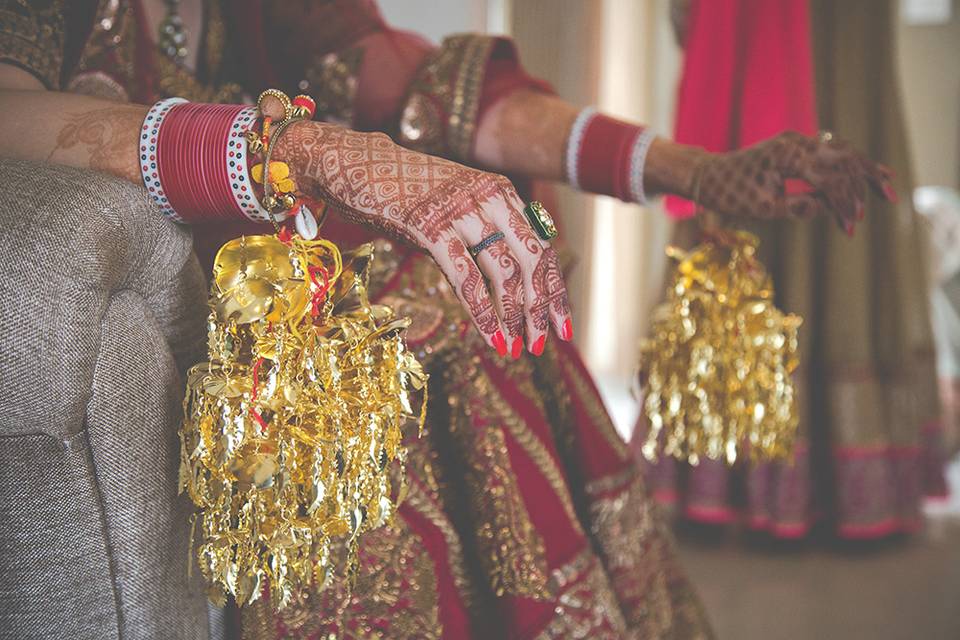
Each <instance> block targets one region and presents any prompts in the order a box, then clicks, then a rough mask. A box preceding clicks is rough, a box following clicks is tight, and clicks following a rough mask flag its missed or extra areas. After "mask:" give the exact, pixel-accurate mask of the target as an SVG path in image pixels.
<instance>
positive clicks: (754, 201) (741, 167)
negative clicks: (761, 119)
mask: <svg viewBox="0 0 960 640" xmlns="http://www.w3.org/2000/svg"><path fill="white" fill-rule="evenodd" d="M789 178H797V179H801V180H803V181H805V182H807V183H808V184H809V185H810V188H811V192H809V193H797V194H787V193H785V187H784V182H785V180H786V179H789ZM868 186H869V187H871V188H873V189H874V190H875V191H876V192H878V193H879V194H880V195H882V196H884V197H886V198H887V199H888V200H895V198H896V195H895V193H894V192H893V189H892V187H891V186H890V184H889V175H888V173H887V170H885V169H884V168H882V167H880V166H879V165H877V164H875V163H873V162H872V161H870V160H869V159H867V158H865V157H864V156H863V155H862V154H860V153H859V152H857V151H856V150H855V149H853V148H852V147H850V146H849V145H847V144H846V143H843V142H840V141H836V140H834V141H832V142H829V143H827V142H821V141H819V140H817V139H816V138H811V137H808V136H803V135H800V134H798V133H794V132H787V133H783V134H780V135H779V136H777V137H775V138H772V139H770V140H766V141H764V142H761V143H759V144H756V145H754V146H752V147H748V148H746V149H743V150H741V151H736V152H732V153H726V154H722V155H720V156H717V157H714V158H713V159H710V160H707V161H706V164H705V165H704V166H703V168H702V174H701V176H700V194H699V195H700V198H699V200H700V202H699V203H700V204H702V205H703V206H705V207H706V208H708V209H713V210H715V211H718V212H720V213H725V214H730V215H746V216H751V217H756V218H778V217H784V216H793V217H798V218H808V217H812V216H814V215H818V214H822V213H827V212H829V213H831V214H833V215H834V216H835V218H836V219H837V222H838V223H839V224H840V225H841V227H843V228H844V229H845V230H847V232H848V233H850V232H852V229H853V223H854V222H856V221H857V220H859V219H860V218H861V217H862V216H863V207H864V202H865V200H866V190H867V187H868Z"/></svg>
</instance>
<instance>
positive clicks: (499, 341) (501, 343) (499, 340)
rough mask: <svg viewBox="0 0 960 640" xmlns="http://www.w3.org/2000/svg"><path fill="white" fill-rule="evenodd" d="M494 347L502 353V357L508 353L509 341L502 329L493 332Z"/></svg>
mask: <svg viewBox="0 0 960 640" xmlns="http://www.w3.org/2000/svg"><path fill="white" fill-rule="evenodd" d="M492 342H493V347H494V348H495V349H496V350H497V353H498V354H500V357H501V358H502V357H503V356H505V355H507V341H506V340H505V339H504V338H503V333H502V332H501V331H500V329H497V332H496V333H494V334H493V339H492Z"/></svg>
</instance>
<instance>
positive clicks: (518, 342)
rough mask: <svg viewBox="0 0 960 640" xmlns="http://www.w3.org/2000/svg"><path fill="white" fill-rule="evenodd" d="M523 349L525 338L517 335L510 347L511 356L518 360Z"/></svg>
mask: <svg viewBox="0 0 960 640" xmlns="http://www.w3.org/2000/svg"><path fill="white" fill-rule="evenodd" d="M521 351H523V338H521V337H520V336H517V337H516V338H514V339H513V346H512V347H511V349H510V356H511V357H512V358H513V359H514V360H516V359H517V358H519V357H520V352H521Z"/></svg>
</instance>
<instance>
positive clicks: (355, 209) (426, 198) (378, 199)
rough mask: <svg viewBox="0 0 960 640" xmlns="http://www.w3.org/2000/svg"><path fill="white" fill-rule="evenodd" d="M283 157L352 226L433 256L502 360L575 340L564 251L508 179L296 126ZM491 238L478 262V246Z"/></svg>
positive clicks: (346, 134) (383, 141) (325, 128)
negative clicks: (537, 228)
mask: <svg viewBox="0 0 960 640" xmlns="http://www.w3.org/2000/svg"><path fill="white" fill-rule="evenodd" d="M274 157H275V158H276V159H277V160H282V161H284V162H286V163H287V164H288V165H289V166H290V169H291V172H292V174H293V176H294V178H295V180H296V181H297V183H298V184H299V185H300V186H301V188H303V189H305V190H306V191H308V192H310V191H313V192H314V193H315V195H317V196H318V197H320V198H323V199H324V200H326V201H327V202H328V203H329V204H331V205H333V207H334V209H337V210H339V211H340V212H342V213H343V214H344V215H345V216H346V217H347V218H349V219H351V220H352V221H355V222H358V223H360V224H363V225H366V226H369V227H374V228H377V229H379V230H382V231H384V232H386V233H387V234H389V235H391V236H394V237H398V238H401V239H403V240H405V241H407V242H409V243H411V244H413V245H415V246H417V247H419V248H421V249H423V250H424V251H426V252H428V253H429V254H430V255H431V256H432V257H433V259H434V260H435V261H436V263H437V265H438V266H439V267H440V269H441V270H442V271H443V273H444V275H445V276H446V277H447V280H448V281H449V282H450V285H451V286H452V288H453V290H454V291H455V292H456V294H457V296H458V298H459V299H460V302H461V303H462V304H463V307H464V308H465V309H466V311H467V312H468V313H469V315H470V317H471V319H472V320H473V323H474V325H475V326H476V328H477V330H478V331H479V332H480V333H481V335H483V337H484V339H485V340H486V341H487V343H488V344H489V345H490V346H491V347H493V348H494V349H496V350H497V352H498V353H499V354H500V355H501V356H504V355H506V354H508V353H509V354H511V355H512V356H513V357H514V358H516V357H519V355H520V353H521V351H522V350H523V346H524V344H525V345H526V348H527V350H528V351H530V352H531V353H533V354H535V355H540V353H542V352H543V348H544V343H545V341H546V339H547V334H548V333H549V331H550V328H551V327H552V328H553V330H554V331H555V332H556V333H557V335H558V336H560V337H561V338H562V339H565V340H569V339H570V338H571V336H572V324H571V318H570V308H569V304H568V301H567V291H566V286H565V284H564V281H563V275H562V273H561V270H560V264H559V261H558V259H557V255H556V252H555V251H554V250H553V249H552V248H551V247H550V245H549V243H547V242H545V241H543V240H541V239H540V238H539V237H538V236H537V235H536V234H535V233H534V231H533V229H532V228H531V226H530V224H529V223H528V222H527V220H526V218H525V217H524V213H523V207H524V205H523V202H522V201H521V200H520V197H519V196H518V195H517V193H516V191H515V190H514V188H513V186H512V185H511V184H510V182H509V180H507V179H506V178H504V177H503V176H499V175H496V174H491V173H486V172H483V171H478V170H475V169H470V168H468V167H465V166H463V165H459V164H456V163H454V162H450V161H448V160H444V159H442V158H437V157H434V156H428V155H425V154H422V153H417V152H414V151H410V150H407V149H404V148H402V147H400V146H398V145H397V144H395V143H394V142H393V141H392V140H390V138H389V137H387V136H385V135H383V134H378V133H359V132H355V131H350V130H347V129H343V128H340V127H336V126H333V125H328V124H323V123H316V122H302V123H296V124H293V125H291V126H290V127H289V128H288V129H287V131H285V132H284V133H283V135H282V136H281V137H280V139H279V141H278V142H277V146H276V151H275V153H274ZM501 234H502V235H501ZM491 236H493V238H494V239H493V241H492V242H489V244H488V246H487V247H486V248H484V249H482V250H480V251H479V252H477V253H476V256H472V255H471V253H470V247H473V246H475V245H478V244H480V243H481V241H483V240H485V239H487V238H490V237H491Z"/></svg>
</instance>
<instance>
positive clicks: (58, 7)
mask: <svg viewBox="0 0 960 640" xmlns="http://www.w3.org/2000/svg"><path fill="white" fill-rule="evenodd" d="M63 12H64V7H63V2H62V0H53V1H49V2H25V1H24V0H3V1H2V2H0V60H3V61H5V62H14V63H16V64H17V65H19V66H21V67H23V68H25V69H27V70H29V71H31V72H32V73H34V74H36V75H37V77H39V78H40V80H41V81H42V82H43V83H44V84H45V85H46V86H47V87H48V88H49V89H54V90H56V89H59V88H60V71H61V69H62V67H63V45H64V40H65V38H66V34H65V33H64V24H63V22H64V21H63Z"/></svg>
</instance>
